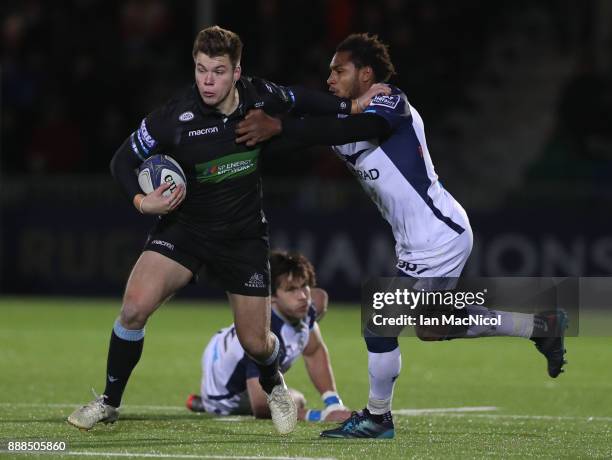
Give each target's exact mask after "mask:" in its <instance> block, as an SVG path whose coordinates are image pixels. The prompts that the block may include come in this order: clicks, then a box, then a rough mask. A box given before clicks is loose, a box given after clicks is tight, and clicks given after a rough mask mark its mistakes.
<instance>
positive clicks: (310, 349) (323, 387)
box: [302, 323, 351, 421]
mask: <svg viewBox="0 0 612 460" xmlns="http://www.w3.org/2000/svg"><path fill="white" fill-rule="evenodd" d="M302 355H303V357H304V363H305V364H306V371H307V372H308V375H309V376H310V380H311V381H312V383H313V385H314V386H315V388H316V389H317V391H318V392H319V393H320V394H321V399H322V400H323V403H324V405H325V408H324V409H323V410H321V411H307V412H306V414H305V419H306V420H311V421H315V419H316V420H322V421H323V420H324V421H343V420H345V419H347V418H348V417H350V415H351V412H350V411H349V410H348V409H347V408H346V407H344V405H343V404H342V400H341V399H340V397H339V396H338V392H337V391H336V382H335V380H334V373H333V371H332V368H331V362H330V359H329V353H328V351H327V347H326V346H325V343H324V342H323V338H322V337H321V331H320V330H319V325H318V324H316V323H315V325H314V327H313V328H312V330H311V331H310V337H309V339H308V345H306V348H304V352H303V354H302ZM313 416H314V417H313Z"/></svg>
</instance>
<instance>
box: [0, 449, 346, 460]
mask: <svg viewBox="0 0 612 460" xmlns="http://www.w3.org/2000/svg"><path fill="white" fill-rule="evenodd" d="M0 452H8V451H7V450H0ZM11 453H15V452H11ZM19 454H21V455H23V454H25V455H28V454H35V455H40V454H50V455H76V456H80V457H132V458H184V459H209V458H216V459H232V460H234V459H244V460H336V459H335V458H333V457H249V456H242V455H196V454H161V453H159V454H158V453H146V452H143V453H139V452H91V451H74V450H73V451H69V452H50V451H37V452H19Z"/></svg>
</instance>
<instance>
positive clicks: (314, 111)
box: [290, 86, 356, 115]
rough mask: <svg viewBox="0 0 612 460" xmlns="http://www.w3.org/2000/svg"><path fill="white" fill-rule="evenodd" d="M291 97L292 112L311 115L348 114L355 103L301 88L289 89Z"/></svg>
mask: <svg viewBox="0 0 612 460" xmlns="http://www.w3.org/2000/svg"><path fill="white" fill-rule="evenodd" d="M290 91H291V94H292V95H293V98H294V101H293V108H292V112H294V113H302V114H306V113H307V114H311V115H335V114H337V113H344V114H347V115H348V114H350V113H351V109H353V108H354V106H355V104H356V102H354V101H351V100H350V99H346V98H343V97H337V96H334V95H333V94H330V93H326V92H323V91H317V90H313V89H308V88H304V87H302V86H292V87H290Z"/></svg>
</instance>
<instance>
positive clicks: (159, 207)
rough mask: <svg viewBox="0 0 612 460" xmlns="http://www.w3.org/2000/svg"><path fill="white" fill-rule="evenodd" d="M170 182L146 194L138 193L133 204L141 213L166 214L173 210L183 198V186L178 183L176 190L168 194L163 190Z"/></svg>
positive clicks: (166, 188) (169, 185) (184, 194)
mask: <svg viewBox="0 0 612 460" xmlns="http://www.w3.org/2000/svg"><path fill="white" fill-rule="evenodd" d="M170 187H171V184H169V183H164V184H161V185H160V186H159V187H157V188H156V189H155V190H153V191H152V192H151V193H149V194H147V195H142V194H138V195H136V196H135V197H134V206H136V209H138V210H139V211H140V212H141V213H142V214H157V215H159V214H168V213H170V212H172V211H174V210H175V209H176V208H177V207H178V206H179V205H180V204H181V203H182V202H183V200H184V199H185V196H186V193H185V186H184V185H183V184H181V185H178V186H177V188H176V190H175V191H174V192H173V193H171V194H170V195H168V196H164V195H163V194H164V192H165V191H166V190H168V189H169V188H170Z"/></svg>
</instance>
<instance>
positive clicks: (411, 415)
mask: <svg viewBox="0 0 612 460" xmlns="http://www.w3.org/2000/svg"><path fill="white" fill-rule="evenodd" d="M118 305H119V301H92V300H78V299H71V300H38V299H13V298H4V299H0V389H1V391H0V449H4V450H0V457H3V458H24V456H25V455H24V454H18V453H15V452H7V451H6V447H7V442H8V441H64V442H66V443H67V445H68V451H67V452H66V453H64V454H58V453H55V454H51V455H52V456H54V457H60V456H62V457H65V458H70V457H72V458H132V457H133V458H177V459H198V458H244V457H262V458H294V457H302V458H359V459H363V458H377V459H378V458H386V459H394V458H442V457H443V458H480V457H485V456H486V457H503V458H523V457H526V456H536V457H542V458H587V457H588V458H592V457H595V458H610V457H612V366H611V363H612V339H611V338H570V339H568V340H567V348H568V360H569V365H568V366H567V372H566V373H565V374H563V375H561V376H560V377H559V378H558V379H554V380H553V379H550V378H549V377H548V376H547V374H546V371H545V361H544V358H543V357H542V356H541V355H540V354H539V353H537V351H536V350H535V348H534V346H533V344H532V343H531V342H529V341H527V340H524V339H505V338H504V339H502V338H491V339H479V340H471V341H470V340H462V341H459V340H456V341H451V342H443V343H424V342H419V341H418V340H416V339H413V338H404V339H402V340H400V342H401V347H402V352H403V353H402V354H403V370H402V375H401V377H400V379H399V380H398V383H397V385H396V390H395V400H394V410H396V416H395V423H396V438H395V439H394V440H389V441H371V440H369V441H368V440H352V441H343V440H323V439H320V438H318V433H319V431H320V430H321V429H322V428H325V427H328V426H332V425H329V424H314V423H304V422H302V423H299V424H298V429H297V430H296V432H294V433H292V434H291V435H289V436H286V437H281V436H278V435H277V434H276V433H275V431H274V429H273V427H272V424H271V422H269V421H258V420H255V419H253V418H250V417H226V418H214V417H210V416H207V415H200V414H192V413H190V412H188V411H187V410H186V409H185V408H184V406H183V404H184V401H185V399H186V396H187V395H188V393H190V392H196V391H197V390H198V388H199V381H200V355H201V353H202V350H203V347H204V345H205V344H206V343H207V341H208V339H209V338H210V336H211V335H212V334H213V333H214V332H216V331H217V330H218V329H219V328H221V327H223V326H225V325H227V324H229V323H230V322H231V314H230V310H229V307H228V306H226V305H220V304H209V303H184V302H179V301H173V302H170V303H169V304H168V305H166V306H164V307H163V308H162V309H161V310H160V311H158V312H157V313H156V314H155V315H154V316H153V317H152V319H151V320H150V322H149V324H148V326H147V336H146V340H145V349H144V354H143V357H142V359H141V361H140V364H139V365H138V367H137V368H136V370H135V371H134V374H133V375H132V379H131V381H130V384H129V385H128V387H127V390H126V393H125V395H124V400H123V403H124V406H123V407H122V412H121V414H122V415H121V418H120V420H119V422H117V423H116V424H114V425H99V426H96V427H94V429H93V430H91V431H89V432H80V431H78V430H76V429H75V428H73V427H71V426H69V425H68V424H67V423H66V422H65V418H66V417H67V415H68V414H69V413H70V412H71V411H72V409H73V408H74V407H76V406H78V405H80V404H83V403H85V402H87V401H89V400H90V399H91V398H92V396H91V393H90V390H89V389H90V388H91V387H94V388H95V389H96V390H97V391H98V392H101V391H103V389H104V373H105V367H106V351H107V344H108V339H109V335H110V330H111V327H112V324H113V321H114V318H115V316H116V314H117V311H118ZM321 329H322V331H323V336H324V338H325V341H326V343H327V346H328V348H329V351H330V354H331V359H332V363H333V367H334V371H335V376H336V381H337V385H338V390H339V392H340V394H341V396H342V398H343V399H344V402H345V404H347V405H348V406H350V407H351V408H355V409H358V408H361V407H363V406H364V404H365V402H366V398H367V392H368V380H367V358H366V352H365V345H364V344H363V341H362V339H361V337H360V336H359V310H358V309H357V308H346V307H339V306H335V305H334V304H333V303H332V305H331V306H330V310H329V313H328V314H327V316H326V317H325V318H324V320H323V321H322V323H321ZM287 381H288V384H289V385H290V386H292V387H295V388H297V389H299V390H300V391H302V392H303V393H304V394H305V395H306V397H307V399H308V400H309V402H310V404H309V405H310V406H311V407H316V406H320V405H321V404H320V402H319V397H318V395H317V393H316V391H315V390H314V388H313V387H312V385H311V384H310V383H309V380H308V377H307V374H306V372H305V370H304V366H303V365H302V364H301V363H299V362H298V363H296V365H294V367H293V368H292V370H291V371H290V372H289V373H288V374H287ZM470 408H471V409H470ZM470 411H472V412H470ZM39 455H40V456H43V455H42V454H39ZM33 456H37V455H36V454H33V453H31V454H28V457H33ZM44 456H45V457H48V456H49V455H44Z"/></svg>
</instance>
